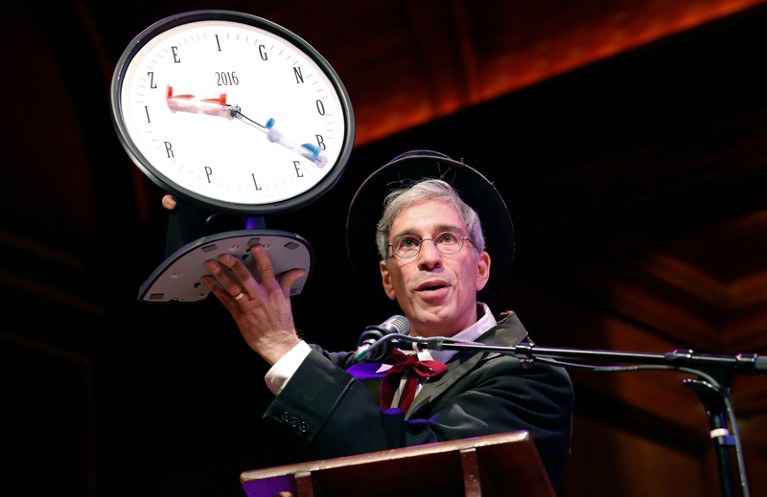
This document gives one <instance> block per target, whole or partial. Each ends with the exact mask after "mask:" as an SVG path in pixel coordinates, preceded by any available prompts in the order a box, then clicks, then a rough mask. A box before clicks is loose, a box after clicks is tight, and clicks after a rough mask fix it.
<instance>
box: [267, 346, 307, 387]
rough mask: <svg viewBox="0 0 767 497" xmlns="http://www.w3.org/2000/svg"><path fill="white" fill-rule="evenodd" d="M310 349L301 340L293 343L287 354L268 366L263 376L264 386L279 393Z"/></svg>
mask: <svg viewBox="0 0 767 497" xmlns="http://www.w3.org/2000/svg"><path fill="white" fill-rule="evenodd" d="M311 350H312V349H311V347H309V344H307V343H306V342H305V341H303V340H301V341H300V342H298V343H297V344H295V345H294V346H293V348H292V349H290V350H289V351H288V353H287V354H285V355H284V356H282V357H281V358H280V360H279V361H277V362H275V363H274V365H272V367H271V368H269V371H267V372H266V376H265V377H264V380H265V381H266V387H267V388H268V389H269V390H270V391H271V392H272V393H273V394H274V395H279V394H280V392H282V389H283V388H285V385H287V384H288V381H290V378H292V377H293V374H295V372H296V370H298V367H299V366H300V365H301V363H302V362H304V359H306V356H308V355H309V352H311Z"/></svg>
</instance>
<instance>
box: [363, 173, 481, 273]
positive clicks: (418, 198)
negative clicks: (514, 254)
mask: <svg viewBox="0 0 767 497" xmlns="http://www.w3.org/2000/svg"><path fill="white" fill-rule="evenodd" d="M425 200H437V201H441V202H447V203H448V204H450V205H452V206H453V207H455V209H456V210H457V211H458V213H459V214H460V216H461V219H462V220H463V224H464V226H465V227H466V231H467V232H468V233H469V238H471V241H472V245H473V247H474V248H475V249H476V250H477V253H480V252H482V251H483V250H485V235H484V234H483V233H482V224H481V222H480V220H479V215H478V214H477V211H475V210H474V209H472V208H471V206H469V205H468V204H467V203H466V202H464V201H463V199H461V197H460V195H458V192H457V191H456V190H455V189H454V188H453V187H452V186H451V185H450V183H448V182H446V181H444V180H441V179H426V180H421V181H419V182H417V183H414V184H412V185H410V186H407V187H403V188H398V189H396V190H392V191H391V192H389V193H388V194H387V195H386V198H385V199H384V203H383V205H384V212H383V215H382V216H381V219H380V220H379V221H378V224H377V225H376V246H377V247H378V254H379V256H380V257H381V260H384V261H385V260H386V255H387V249H388V246H389V234H390V233H391V226H392V224H393V223H394V218H395V217H397V215H398V214H399V213H400V212H401V211H402V209H404V208H406V207H408V206H410V205H411V204H414V203H416V202H422V201H425Z"/></svg>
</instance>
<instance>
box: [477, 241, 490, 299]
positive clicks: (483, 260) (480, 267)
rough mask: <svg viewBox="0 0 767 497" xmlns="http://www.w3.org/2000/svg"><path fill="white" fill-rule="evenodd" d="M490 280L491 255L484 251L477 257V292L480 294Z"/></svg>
mask: <svg viewBox="0 0 767 497" xmlns="http://www.w3.org/2000/svg"><path fill="white" fill-rule="evenodd" d="M489 279H490V254H488V253H487V252H485V251H484V250H483V251H482V252H481V253H480V254H479V256H477V291H478V292H479V291H480V290H482V289H483V288H485V285H487V281H488V280H489Z"/></svg>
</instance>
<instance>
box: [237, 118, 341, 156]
mask: <svg viewBox="0 0 767 497" xmlns="http://www.w3.org/2000/svg"><path fill="white" fill-rule="evenodd" d="M229 112H231V114H232V116H233V117H238V118H240V119H242V120H243V121H244V122H246V123H248V124H250V125H252V126H254V127H256V128H258V129H260V130H261V131H263V132H264V133H266V137H267V138H268V139H269V141H271V142H275V143H279V144H280V145H282V146H283V147H286V148H289V149H291V150H293V151H294V152H297V153H298V154H299V155H301V156H302V157H306V158H307V159H309V160H310V161H312V162H314V164H315V165H316V166H317V167H319V168H322V167H325V164H326V163H327V159H326V158H325V156H324V155H321V152H322V149H321V148H320V147H319V146H317V145H313V144H311V143H302V144H301V145H298V144H296V143H295V142H293V141H291V140H289V139H288V138H287V137H286V136H285V135H283V134H282V133H281V132H280V131H279V130H277V129H275V128H274V118H273V117H270V118H269V120H268V121H266V125H265V126H262V125H261V124H259V123H257V122H256V121H254V120H253V119H251V118H249V117H248V116H246V115H245V114H243V113H242V111H241V110H240V106H239V105H236V104H235V105H232V106H231V109H230V111H229Z"/></svg>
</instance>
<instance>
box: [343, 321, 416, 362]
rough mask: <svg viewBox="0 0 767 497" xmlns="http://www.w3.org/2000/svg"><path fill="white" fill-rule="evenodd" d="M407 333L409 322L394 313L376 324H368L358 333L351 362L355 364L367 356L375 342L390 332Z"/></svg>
mask: <svg viewBox="0 0 767 497" xmlns="http://www.w3.org/2000/svg"><path fill="white" fill-rule="evenodd" d="M395 333H396V334H400V335H407V334H408V333H410V322H408V320H407V318H406V317H405V316H400V315H399V314H395V315H394V316H392V317H390V318H389V319H387V320H386V321H384V322H383V323H381V324H379V325H378V326H368V327H367V328H365V331H363V332H362V334H361V335H360V338H359V340H358V341H357V345H358V346H357V350H356V351H355V352H354V358H353V359H352V362H353V363H354V364H357V363H358V362H362V361H364V360H366V358H368V356H369V355H370V353H371V352H372V349H374V348H375V345H376V342H378V340H380V339H381V338H383V337H385V336H386V335H392V334H395ZM368 359H369V358H368Z"/></svg>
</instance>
